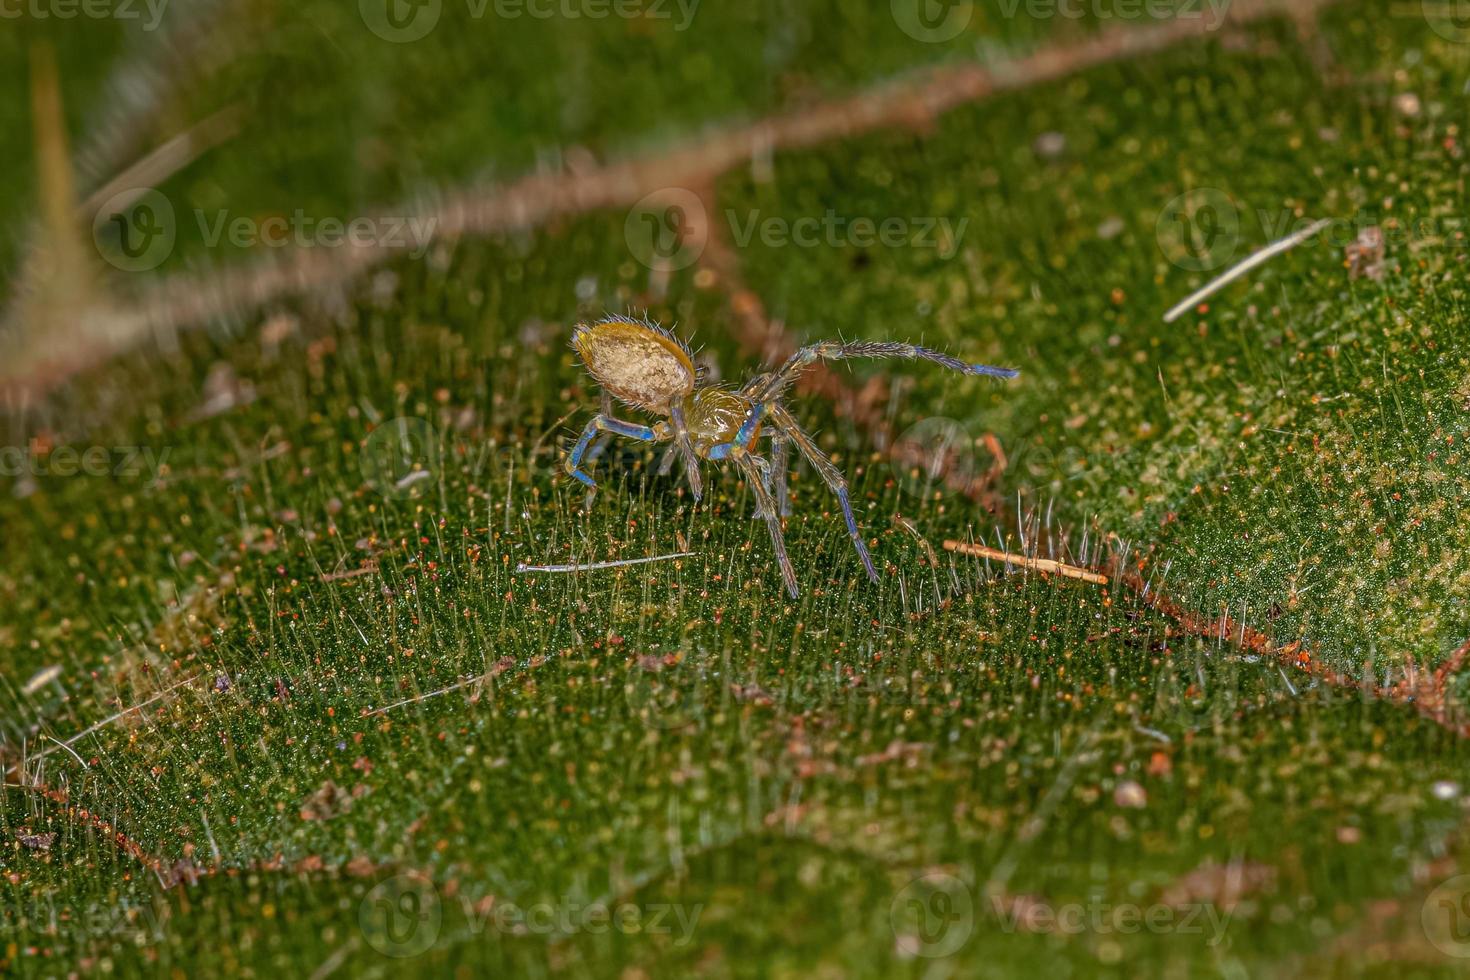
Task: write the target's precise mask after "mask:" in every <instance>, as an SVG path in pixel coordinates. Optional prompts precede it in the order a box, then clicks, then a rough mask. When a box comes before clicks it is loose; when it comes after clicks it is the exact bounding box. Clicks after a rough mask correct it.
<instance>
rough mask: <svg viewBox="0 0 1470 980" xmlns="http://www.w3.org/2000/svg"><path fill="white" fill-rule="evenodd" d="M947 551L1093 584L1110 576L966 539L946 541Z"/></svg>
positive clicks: (1100, 582)
mask: <svg viewBox="0 0 1470 980" xmlns="http://www.w3.org/2000/svg"><path fill="white" fill-rule="evenodd" d="M944 550H945V551H953V552H956V553H958V554H961V555H970V556H971V557H973V558H991V559H994V560H995V561H1003V562H1005V563H1006V564H1007V565H1018V566H1020V567H1021V568H1025V569H1028V570H1029V571H1033V572H1049V573H1051V574H1053V575H1061V576H1062V577H1064V578H1075V579H1078V580H1080V581H1083V582H1091V583H1092V584H1093V585H1107V584H1108V577H1107V576H1106V575H1101V574H1099V573H1097V572H1090V571H1088V570H1087V569H1085V568H1078V567H1077V566H1076V565H1068V564H1066V563H1064V562H1059V561H1052V560H1051V559H1050V558H1027V557H1025V556H1024V555H1013V554H1011V553H1010V552H1008V551H1001V550H1000V549H998V548H987V547H986V546H985V545H983V544H969V543H967V542H964V541H946V542H944Z"/></svg>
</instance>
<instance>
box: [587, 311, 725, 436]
mask: <svg viewBox="0 0 1470 980" xmlns="http://www.w3.org/2000/svg"><path fill="white" fill-rule="evenodd" d="M572 347H573V348H574V349H575V350H576V351H577V355H578V356H579V357H581V358H582V363H583V364H585V365H587V370H588V371H590V372H591V373H592V377H593V378H595V379H596V380H597V383H598V384H599V385H601V386H602V387H603V389H604V390H606V391H607V393H608V394H610V395H612V396H613V397H614V398H616V399H618V400H619V401H621V402H624V403H626V404H628V405H632V406H633V407H634V408H640V409H642V410H644V411H645V412H653V413H654V414H657V415H667V414H669V406H670V405H671V404H675V403H682V402H683V401H684V400H685V399H687V398H688V397H689V396H690V395H691V394H693V392H694V382H695V377H696V375H695V370H694V361H693V359H692V358H691V357H690V356H689V351H688V350H686V349H685V347H684V346H683V345H682V344H680V343H679V341H677V340H676V339H674V337H673V336H672V335H670V334H668V333H667V332H666V331H664V330H662V329H661V328H659V327H657V326H654V325H653V324H650V323H645V322H644V321H642V320H634V319H632V318H629V317H617V316H615V317H608V318H607V319H605V320H599V321H598V322H596V323H584V324H581V325H580V326H578V327H577V329H576V331H575V332H574V333H573V334H572Z"/></svg>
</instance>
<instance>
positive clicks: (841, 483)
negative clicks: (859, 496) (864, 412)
mask: <svg viewBox="0 0 1470 980" xmlns="http://www.w3.org/2000/svg"><path fill="white" fill-rule="evenodd" d="M768 411H769V412H770V415H771V421H772V422H774V423H775V424H776V426H777V427H778V428H780V430H781V431H782V432H784V433H785V434H786V435H787V437H788V438H790V439H791V441H792V442H794V443H796V448H797V449H798V450H799V451H800V452H801V454H802V455H803V456H805V457H806V459H807V462H809V463H811V464H812V466H813V468H815V469H816V471H817V473H818V474H820V475H821V477H822V479H823V481H825V482H826V484H827V486H828V488H830V489H831V491H832V492H833V493H834V494H836V495H837V502H838V503H840V504H841V505H842V517H843V520H845V521H847V534H848V536H849V537H851V538H852V546H853V547H854V548H856V549H857V553H858V557H859V558H861V559H862V560H863V568H865V569H867V572H868V578H869V579H871V580H872V581H874V582H877V581H878V570H877V569H875V568H874V567H873V559H872V556H871V555H869V554H868V546H867V545H866V544H864V543H863V536H862V534H861V532H859V531H858V526H857V518H855V517H854V516H853V514H852V502H851V501H850V500H849V499H848V494H847V480H846V479H844V478H843V476H842V471H841V470H839V469H838V468H837V465H836V464H835V463H833V462H832V460H830V459H828V458H827V454H826V453H824V452H822V450H821V449H819V448H817V444H816V443H815V442H813V441H812V438H811V436H809V435H807V434H806V432H804V431H803V430H802V428H801V425H800V423H798V422H797V421H796V418H795V417H794V416H793V415H792V414H791V413H790V412H788V411H787V410H786V409H785V408H784V407H782V406H781V405H776V404H772V405H771V406H770V407H769V409H768Z"/></svg>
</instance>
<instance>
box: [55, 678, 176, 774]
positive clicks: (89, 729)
mask: <svg viewBox="0 0 1470 980" xmlns="http://www.w3.org/2000/svg"><path fill="white" fill-rule="evenodd" d="M198 677H199V675H198V674H193V675H191V676H189V677H185V678H184V679H183V680H181V681H179V682H178V683H177V684H174V685H172V686H170V687H166V688H164V689H163V690H161V691H159V692H158V693H157V694H155V695H153V697H151V698H149V699H148V700H147V701H144V702H142V703H140V704H135V705H133V706H132V707H131V708H124V709H123V710H121V711H119V712H117V713H116V714H113V715H108V716H107V717H106V718H103V719H102V720H101V721H99V722H97V723H96V724H94V725H90V726H88V727H87V728H84V729H82V730H81V731H80V732H77V733H76V734H75V735H73V736H72V737H71V738H69V739H67V740H66V741H65V742H57V741H56V739H54V738H53V739H51V741H53V742H56V744H57V746H59V747H61V748H63V749H66V750H67V751H71V746H73V745H75V744H76V743H77V742H79V741H81V740H82V739H83V738H85V737H87V736H88V735H90V734H92V733H93V732H95V731H96V730H97V729H99V728H105V727H107V726H108V725H110V724H112V723H113V722H115V721H117V720H118V719H119V718H122V717H123V716H124V715H130V714H132V713H133V712H134V711H139V710H141V709H143V708H146V707H148V706H149V705H150V704H152V703H153V702H155V701H157V700H158V699H159V698H161V697H163V696H164V695H165V694H168V693H169V692H170V691H174V690H177V689H178V688H181V687H183V686H184V685H185V684H188V683H189V682H190V681H193V680H197V679H198ZM47 737H48V738H50V736H49V735H48V736H47ZM55 751H56V749H54V748H50V749H42V750H41V751H40V752H37V753H36V755H35V758H37V759H40V758H43V757H45V756H48V755H50V754H51V753H52V752H55ZM72 754H73V755H76V753H75V752H73V753H72ZM83 765H86V763H83Z"/></svg>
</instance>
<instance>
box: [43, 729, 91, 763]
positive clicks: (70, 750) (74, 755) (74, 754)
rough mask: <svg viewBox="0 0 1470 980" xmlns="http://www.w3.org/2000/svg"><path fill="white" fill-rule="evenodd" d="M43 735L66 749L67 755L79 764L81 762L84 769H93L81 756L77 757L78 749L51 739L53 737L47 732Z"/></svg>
mask: <svg viewBox="0 0 1470 980" xmlns="http://www.w3.org/2000/svg"><path fill="white" fill-rule="evenodd" d="M41 734H42V736H44V737H45V738H48V739H50V740H51V741H53V742H55V743H56V744H57V745H58V746H59V747H60V748H62V749H65V750H66V754H67V755H69V756H71V757H72V758H73V759H75V760H77V761H78V762H80V763H81V764H82V768H83V769H90V768H92V767H91V766H89V765H87V762H86V760H85V759H83V758H82V757H81V756H79V755H77V750H76V749H74V748H72V747H71V746H70V745H67V744H66V743H65V742H62V741H59V740H57V739H55V738H51V736H50V735H47V734H46V733H45V732H42V733H41Z"/></svg>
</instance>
